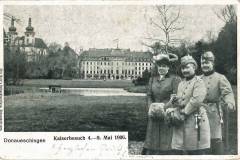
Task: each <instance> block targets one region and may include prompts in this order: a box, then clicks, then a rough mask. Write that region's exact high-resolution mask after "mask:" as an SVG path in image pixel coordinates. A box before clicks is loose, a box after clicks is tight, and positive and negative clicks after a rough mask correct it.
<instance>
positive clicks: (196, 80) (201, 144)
mask: <svg viewBox="0 0 240 160" xmlns="http://www.w3.org/2000/svg"><path fill="white" fill-rule="evenodd" d="M177 96H178V97H179V99H180V102H179V103H180V105H181V106H183V107H184V108H183V112H184V114H185V115H186V119H185V121H184V122H183V123H182V124H181V125H179V126H175V127H174V128H173V139H172V148H173V149H177V150H198V149H207V148H210V126H209V121H208V117H207V113H206V110H205V109H204V107H201V105H199V104H200V103H201V102H203V100H204V98H205V96H206V87H205V85H204V82H203V80H201V78H200V77H197V76H195V77H193V78H192V79H191V80H183V81H182V82H180V84H179V86H178V91H177ZM197 112H198V113H199V114H200V115H201V117H202V118H201V121H200V139H198V133H199V132H198V129H197V128H195V126H196V123H195V114H196V113H197Z"/></svg>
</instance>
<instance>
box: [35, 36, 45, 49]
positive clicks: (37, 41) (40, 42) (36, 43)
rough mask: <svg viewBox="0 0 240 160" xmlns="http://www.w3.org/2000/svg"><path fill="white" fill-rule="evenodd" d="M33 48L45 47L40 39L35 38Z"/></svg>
mask: <svg viewBox="0 0 240 160" xmlns="http://www.w3.org/2000/svg"><path fill="white" fill-rule="evenodd" d="M34 47H36V48H47V45H46V44H45V43H44V41H43V40H42V39H41V38H35V43H34Z"/></svg>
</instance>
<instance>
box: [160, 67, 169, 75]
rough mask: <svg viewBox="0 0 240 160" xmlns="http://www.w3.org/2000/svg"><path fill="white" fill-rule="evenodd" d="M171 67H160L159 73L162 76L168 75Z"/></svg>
mask: <svg viewBox="0 0 240 160" xmlns="http://www.w3.org/2000/svg"><path fill="white" fill-rule="evenodd" d="M168 70H169V67H168V65H165V64H161V65H159V66H158V73H159V74H160V75H166V74H167V73H168Z"/></svg>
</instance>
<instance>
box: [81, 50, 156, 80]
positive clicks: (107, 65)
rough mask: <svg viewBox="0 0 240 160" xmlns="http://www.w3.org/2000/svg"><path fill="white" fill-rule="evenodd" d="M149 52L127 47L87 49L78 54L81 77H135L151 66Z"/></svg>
mask: <svg viewBox="0 0 240 160" xmlns="http://www.w3.org/2000/svg"><path fill="white" fill-rule="evenodd" d="M151 60H152V54H151V53H150V52H132V51H130V50H129V49H128V50H123V49H89V50H88V51H84V52H83V53H82V54H81V55H80V56H79V68H80V78H82V79H111V80H113V79H135V78H137V77H142V74H143V72H144V71H145V70H148V71H150V70H151V68H152V62H151Z"/></svg>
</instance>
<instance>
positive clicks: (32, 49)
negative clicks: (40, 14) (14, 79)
mask: <svg viewBox="0 0 240 160" xmlns="http://www.w3.org/2000/svg"><path fill="white" fill-rule="evenodd" d="M4 42H5V45H9V46H10V47H12V48H16V47H20V50H21V51H24V52H25V53H26V55H27V61H34V60H37V59H39V58H40V57H41V56H44V55H46V54H47V45H46V44H45V43H44V41H43V40H42V39H41V38H37V37H35V32H34V28H33V27H32V25H31V18H29V20H28V26H27V27H26V31H25V32H24V36H18V33H17V29H16V27H15V26H14V20H13V19H12V21H11V26H10V27H9V32H8V33H5V36H4Z"/></svg>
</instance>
